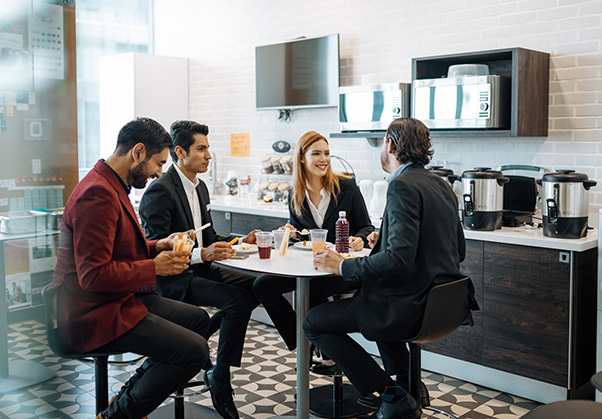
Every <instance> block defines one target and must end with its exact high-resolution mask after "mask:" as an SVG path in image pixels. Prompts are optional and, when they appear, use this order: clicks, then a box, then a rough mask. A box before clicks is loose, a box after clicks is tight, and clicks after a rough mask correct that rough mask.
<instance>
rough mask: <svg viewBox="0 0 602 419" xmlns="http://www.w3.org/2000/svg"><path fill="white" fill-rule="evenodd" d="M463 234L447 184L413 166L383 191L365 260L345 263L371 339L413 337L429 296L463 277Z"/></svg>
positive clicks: (359, 317)
mask: <svg viewBox="0 0 602 419" xmlns="http://www.w3.org/2000/svg"><path fill="white" fill-rule="evenodd" d="M465 250H466V248H465V242H464V231H463V229H462V224H461V223H460V219H459V217H458V202H457V199H456V195H455V194H454V193H453V191H452V189H451V187H450V185H449V182H446V181H444V180H443V179H442V178H440V177H439V176H437V175H436V174H434V173H432V172H431V171H429V170H426V169H425V168H424V167H423V166H420V165H417V164H412V165H410V166H408V167H406V168H405V169H404V170H403V171H402V172H401V174H399V175H398V176H397V177H395V178H394V179H393V180H392V181H391V182H390V184H389V187H388V189H387V203H386V207H385V211H384V214H383V221H382V226H381V229H380V234H379V236H378V239H377V241H376V244H375V245H374V248H373V249H372V252H371V253H370V255H369V256H368V257H365V258H356V259H347V260H345V261H344V262H343V266H342V274H343V278H344V279H345V280H349V281H357V280H361V281H362V285H361V288H360V290H359V291H358V292H357V293H356V295H355V296H354V298H357V299H358V301H357V309H356V312H355V315H356V318H357V322H358V325H359V328H360V331H361V333H362V334H363V335H364V336H365V337H366V338H367V339H369V340H376V341H393V340H397V339H405V338H411V337H413V336H415V335H416V334H417V333H418V331H419V330H418V329H419V327H420V324H421V322H422V317H423V313H424V306H425V304H426V297H427V294H428V291H429V290H430V289H431V288H432V287H433V286H434V285H437V284H441V283H445V282H449V281H453V280H456V279H459V278H463V277H464V276H465V275H462V274H461V273H460V262H461V261H462V260H463V259H464V255H465Z"/></svg>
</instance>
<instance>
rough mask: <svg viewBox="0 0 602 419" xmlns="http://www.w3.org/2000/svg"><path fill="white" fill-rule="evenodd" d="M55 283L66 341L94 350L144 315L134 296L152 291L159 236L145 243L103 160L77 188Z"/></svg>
mask: <svg viewBox="0 0 602 419" xmlns="http://www.w3.org/2000/svg"><path fill="white" fill-rule="evenodd" d="M60 230H61V234H60V238H59V248H58V254H57V264H56V270H55V274H54V280H53V282H52V286H53V287H56V286H58V287H60V288H61V289H60V291H59V294H58V327H59V334H60V336H61V339H62V341H63V343H64V344H66V345H69V346H71V349H74V350H75V351H77V352H89V351H91V350H93V349H96V348H98V347H100V346H102V345H105V344H107V343H109V342H111V341H113V340H115V339H116V338H117V337H119V336H121V335H122V334H124V333H125V332H127V331H128V330H130V329H131V328H133V327H134V326H135V325H136V324H138V322H139V321H140V320H142V319H143V318H144V317H145V316H146V314H147V309H146V307H145V306H144V305H143V304H142V303H141V302H140V301H138V300H137V299H136V298H135V297H134V293H154V292H155V286H156V276H155V265H154V262H153V261H152V258H154V257H155V255H156V249H155V244H156V240H153V241H148V242H147V241H146V238H145V236H144V233H143V232H142V229H141V228H140V224H139V223H138V219H137V217H136V213H135V212H134V208H133V207H132V204H131V203H130V199H129V198H128V195H127V193H126V192H125V189H124V187H123V186H122V184H121V183H120V181H119V178H118V177H117V175H116V174H115V173H114V172H113V171H112V170H111V168H110V167H109V166H107V165H106V163H104V162H102V161H99V162H98V163H96V165H95V166H94V169H92V170H91V171H90V173H88V174H87V175H86V177H84V178H83V179H82V180H81V182H79V184H78V185H77V186H76V187H75V189H74V190H73V193H72V194H71V196H70V197H69V200H68V201H67V205H66V206H65V211H64V213H63V219H62V222H61V225H60Z"/></svg>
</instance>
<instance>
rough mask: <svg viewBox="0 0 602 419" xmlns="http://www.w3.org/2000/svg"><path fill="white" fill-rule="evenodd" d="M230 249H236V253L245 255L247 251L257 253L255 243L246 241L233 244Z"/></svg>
mask: <svg viewBox="0 0 602 419" xmlns="http://www.w3.org/2000/svg"><path fill="white" fill-rule="evenodd" d="M232 249H234V250H236V254H237V255H246V254H248V253H257V251H258V249H257V245H256V244H248V243H241V244H235V245H234V246H232Z"/></svg>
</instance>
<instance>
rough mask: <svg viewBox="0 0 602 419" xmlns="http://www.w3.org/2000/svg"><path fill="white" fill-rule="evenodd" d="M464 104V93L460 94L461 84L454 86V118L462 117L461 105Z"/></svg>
mask: <svg viewBox="0 0 602 419" xmlns="http://www.w3.org/2000/svg"><path fill="white" fill-rule="evenodd" d="M463 105H464V95H463V94H462V85H461V84H459V85H457V86H456V119H462V106H463Z"/></svg>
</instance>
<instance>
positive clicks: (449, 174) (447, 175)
mask: <svg viewBox="0 0 602 419" xmlns="http://www.w3.org/2000/svg"><path fill="white" fill-rule="evenodd" d="M426 168H427V169H428V170H430V171H431V172H433V173H435V174H436V175H437V176H441V178H443V179H447V180H448V181H449V183H450V184H451V185H453V184H454V182H455V181H456V180H460V176H458V175H454V171H453V170H451V169H445V168H444V167H443V166H427V167H426Z"/></svg>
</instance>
